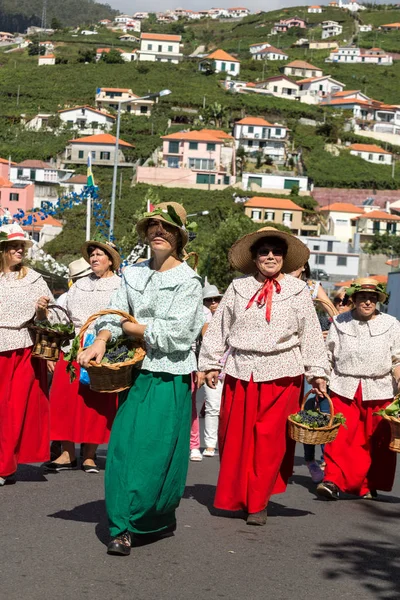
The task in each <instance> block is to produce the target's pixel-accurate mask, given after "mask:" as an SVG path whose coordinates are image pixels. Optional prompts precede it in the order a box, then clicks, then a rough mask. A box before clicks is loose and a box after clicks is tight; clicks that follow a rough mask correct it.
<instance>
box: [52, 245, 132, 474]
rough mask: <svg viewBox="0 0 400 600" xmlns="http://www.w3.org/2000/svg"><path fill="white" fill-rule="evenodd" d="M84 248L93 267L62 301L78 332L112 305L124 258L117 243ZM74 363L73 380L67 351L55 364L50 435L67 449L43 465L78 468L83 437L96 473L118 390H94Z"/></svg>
mask: <svg viewBox="0 0 400 600" xmlns="http://www.w3.org/2000/svg"><path fill="white" fill-rule="evenodd" d="M82 254H83V257H84V258H85V259H86V260H87V261H88V262H89V264H90V266H91V268H92V271H93V272H92V273H91V274H90V275H87V276H86V277H82V278H80V279H78V280H77V281H76V282H75V283H74V284H73V285H72V287H71V288H70V289H69V291H68V293H67V296H66V300H65V303H64V307H65V308H66V310H67V311H68V313H69V315H70V317H71V319H72V321H73V323H74V325H75V333H76V334H78V333H79V331H80V329H81V327H82V325H83V324H84V323H85V322H86V321H87V319H88V318H89V317H90V316H91V315H93V314H94V313H96V312H98V311H99V310H103V309H104V308H106V307H107V306H108V304H109V302H110V299H111V296H112V294H113V292H114V291H115V290H117V289H118V288H119V285H120V282H121V279H120V278H119V277H118V276H117V275H116V274H115V273H114V271H116V270H117V269H118V268H119V266H120V263H121V259H120V256H119V254H118V252H117V251H116V249H115V246H114V244H111V243H109V242H104V243H103V242H95V241H88V242H85V244H84V245H83V247H82ZM89 333H90V330H89ZM74 366H75V369H76V375H77V377H76V379H75V381H73V382H72V383H70V377H69V374H68V373H67V370H66V369H67V362H66V361H64V360H63V357H61V359H60V360H59V361H58V363H57V365H56V367H55V371H54V377H53V382H52V386H51V391H50V426H51V427H50V435H51V439H52V440H61V441H62V449H63V452H62V453H61V455H60V456H59V457H58V458H56V459H55V460H54V461H50V462H47V463H45V467H46V469H47V470H48V471H70V470H75V469H77V468H78V462H77V459H76V456H75V444H77V443H83V444H84V449H83V461H82V469H83V470H84V471H85V472H86V473H98V472H99V468H98V466H97V465H96V462H95V455H96V450H97V446H98V445H99V444H106V443H107V442H108V440H109V437H110V431H111V426H112V423H113V420H114V417H115V414H116V410H117V395H116V394H101V393H98V392H93V391H92V390H91V389H90V387H89V386H88V385H84V384H82V383H80V381H79V377H80V367H79V365H78V364H77V363H74Z"/></svg>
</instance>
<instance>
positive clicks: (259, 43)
mask: <svg viewBox="0 0 400 600" xmlns="http://www.w3.org/2000/svg"><path fill="white" fill-rule="evenodd" d="M264 44H266V45H268V46H270V45H271V44H270V43H269V42H258V44H250V46H249V48H252V47H253V46H264Z"/></svg>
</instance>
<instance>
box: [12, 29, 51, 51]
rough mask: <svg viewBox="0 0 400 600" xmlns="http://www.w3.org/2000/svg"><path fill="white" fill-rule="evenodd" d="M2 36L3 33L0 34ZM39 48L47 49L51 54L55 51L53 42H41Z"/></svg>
mask: <svg viewBox="0 0 400 600" xmlns="http://www.w3.org/2000/svg"><path fill="white" fill-rule="evenodd" d="M0 35H1V32H0ZM39 47H40V48H46V50H49V51H50V52H51V51H52V50H54V44H53V42H50V41H49V40H48V41H47V42H39Z"/></svg>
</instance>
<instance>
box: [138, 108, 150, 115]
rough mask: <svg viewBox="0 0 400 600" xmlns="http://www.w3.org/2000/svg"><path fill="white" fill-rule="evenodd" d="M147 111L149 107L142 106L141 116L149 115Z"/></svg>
mask: <svg viewBox="0 0 400 600" xmlns="http://www.w3.org/2000/svg"><path fill="white" fill-rule="evenodd" d="M147 110H148V106H141V107H140V114H141V115H146V114H147Z"/></svg>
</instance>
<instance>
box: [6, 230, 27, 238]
mask: <svg viewBox="0 0 400 600" xmlns="http://www.w3.org/2000/svg"><path fill="white" fill-rule="evenodd" d="M7 237H8V239H9V240H11V239H12V238H16V237H18V238H23V239H24V240H25V239H26V238H25V236H24V234H23V233H21V232H20V231H17V233H9V234H8V236H7Z"/></svg>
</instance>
